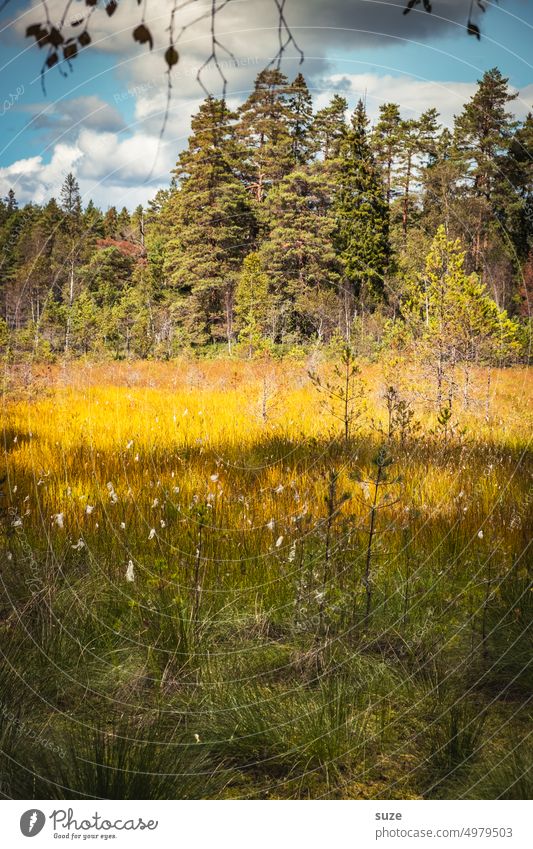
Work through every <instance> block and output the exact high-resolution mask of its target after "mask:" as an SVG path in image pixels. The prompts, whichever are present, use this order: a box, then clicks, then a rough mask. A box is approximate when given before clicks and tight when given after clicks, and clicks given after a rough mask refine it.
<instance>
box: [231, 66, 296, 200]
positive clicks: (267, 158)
mask: <svg viewBox="0 0 533 849" xmlns="http://www.w3.org/2000/svg"><path fill="white" fill-rule="evenodd" d="M290 97H291V87H290V86H289V82H288V80H287V77H286V76H285V75H284V74H283V73H282V72H281V71H280V70H278V69H266V70H264V71H261V72H260V73H259V74H258V76H257V78H256V80H255V85H254V90H253V92H252V94H251V95H250V96H249V97H248V99H247V100H246V102H245V103H244V105H243V106H242V107H241V109H240V110H239V116H240V122H239V137H240V140H241V142H242V145H243V162H242V172H243V175H244V181H245V184H246V186H247V187H248V189H249V190H250V192H251V193H252V195H253V197H254V198H255V199H256V200H257V201H262V200H263V199H264V198H265V195H266V194H267V192H268V191H269V189H270V188H271V187H272V186H273V185H276V184H277V183H278V182H279V181H280V180H281V179H282V178H283V177H284V176H285V175H286V174H288V173H289V171H290V170H291V168H292V166H293V163H294V158H293V152H294V151H293V139H292V138H291V131H290V129H291V108H290Z"/></svg>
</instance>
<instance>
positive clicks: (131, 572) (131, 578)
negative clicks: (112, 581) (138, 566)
mask: <svg viewBox="0 0 533 849" xmlns="http://www.w3.org/2000/svg"><path fill="white" fill-rule="evenodd" d="M126 580H127V581H130V582H131V583H133V581H134V580H135V572H134V570H133V560H128V568H127V569H126Z"/></svg>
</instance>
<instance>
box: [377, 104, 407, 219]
mask: <svg viewBox="0 0 533 849" xmlns="http://www.w3.org/2000/svg"><path fill="white" fill-rule="evenodd" d="M400 140H401V117H400V107H399V106H398V105H397V104H396V103H383V104H382V105H381V106H380V109H379V119H378V121H377V123H376V126H375V127H374V130H373V133H372V143H373V146H374V149H375V151H376V162H377V163H378V165H380V166H381V168H382V171H383V176H384V180H385V197H386V199H387V203H388V205H389V206H390V203H391V200H392V193H393V178H394V166H395V164H396V163H397V161H398V158H399V153H400Z"/></svg>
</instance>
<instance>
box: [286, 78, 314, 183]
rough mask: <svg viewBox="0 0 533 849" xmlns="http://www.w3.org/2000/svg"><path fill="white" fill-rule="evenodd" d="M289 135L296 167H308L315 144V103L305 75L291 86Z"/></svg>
mask: <svg viewBox="0 0 533 849" xmlns="http://www.w3.org/2000/svg"><path fill="white" fill-rule="evenodd" d="M289 111H290V117H289V122H288V123H289V134H290V137H291V151H292V158H293V161H294V164H295V165H296V166H300V165H307V164H308V163H309V161H310V159H311V154H312V149H313V143H312V139H311V127H312V124H313V101H312V98H311V95H310V93H309V89H308V87H307V83H306V81H305V77H304V76H303V74H298V76H297V77H296V79H295V80H294V82H293V83H291V86H290V99H289Z"/></svg>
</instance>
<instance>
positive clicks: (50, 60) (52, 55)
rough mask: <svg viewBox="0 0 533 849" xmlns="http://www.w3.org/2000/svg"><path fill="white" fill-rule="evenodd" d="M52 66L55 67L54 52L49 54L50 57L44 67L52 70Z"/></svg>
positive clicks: (55, 55) (55, 58)
mask: <svg viewBox="0 0 533 849" xmlns="http://www.w3.org/2000/svg"><path fill="white" fill-rule="evenodd" d="M54 65H57V53H56V52H55V51H54V53H50V56H49V57H48V59H47V60H46V67H47V68H53V67H54Z"/></svg>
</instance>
